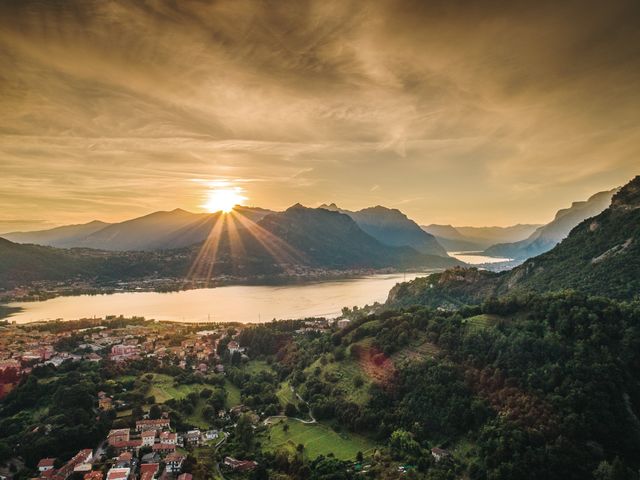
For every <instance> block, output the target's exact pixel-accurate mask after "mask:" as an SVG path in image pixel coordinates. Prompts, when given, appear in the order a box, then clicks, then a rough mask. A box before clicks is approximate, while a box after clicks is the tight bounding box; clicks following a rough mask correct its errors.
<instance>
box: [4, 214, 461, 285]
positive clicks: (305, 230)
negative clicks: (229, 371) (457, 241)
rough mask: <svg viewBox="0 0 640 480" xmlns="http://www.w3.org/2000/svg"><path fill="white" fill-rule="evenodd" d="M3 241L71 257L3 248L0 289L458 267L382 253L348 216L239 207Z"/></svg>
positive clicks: (390, 249) (393, 249)
mask: <svg viewBox="0 0 640 480" xmlns="http://www.w3.org/2000/svg"><path fill="white" fill-rule="evenodd" d="M7 237H9V238H16V237H18V238H20V239H21V240H22V241H31V242H35V241H39V242H43V243H44V242H50V243H52V244H57V245H64V246H69V247H73V248H71V249H60V248H53V247H44V246H36V245H19V244H17V243H13V242H10V241H8V240H3V243H2V248H0V267H2V268H0V285H3V286H6V285H15V284H19V283H20V282H21V281H32V280H58V279H64V278H74V277H78V278H84V279H87V278H90V279H94V280H96V281H102V280H113V279H122V280H127V279H132V278H140V277H142V276H145V275H161V276H170V277H178V278H179V277H184V276H188V275H191V276H193V277H197V278H202V277H206V276H211V275H237V276H243V277H249V276H255V275H276V274H287V273H294V274H300V273H301V272H302V273H304V269H305V268H314V269H338V270H340V269H367V268H387V267H415V268H446V267H451V266H455V265H462V263H461V262H459V261H458V260H455V259H453V258H450V257H447V256H439V255H431V254H425V253H422V252H419V251H418V250H416V249H415V248H413V247H411V246H393V245H388V244H385V243H383V242H381V241H380V240H378V239H377V238H374V237H373V236H372V235H370V234H368V233H367V232H365V231H364V230H363V229H361V228H360V227H359V226H358V224H357V223H356V222H355V221H354V220H353V219H352V218H351V217H350V216H349V215H345V214H342V213H340V212H337V211H330V210H327V209H323V208H317V209H315V208H306V207H303V206H302V205H294V206H293V207H291V208H289V209H287V210H286V211H284V212H269V211H267V210H262V209H253V208H245V207H241V208H238V209H236V210H235V211H234V212H233V213H231V214H228V215H223V214H220V213H218V214H193V213H189V212H185V211H184V210H174V211H171V212H156V213H153V214H151V215H147V216H144V217H140V218H136V219H133V220H129V221H127V222H121V223H117V224H111V225H106V226H104V225H97V224H96V222H92V223H91V224H86V225H79V226H78V225H76V226H69V227H61V228H58V229H53V230H48V231H41V232H31V234H30V235H27V234H12V235H7ZM88 247H92V248H88ZM107 247H108V248H107ZM445 255H446V254H445Z"/></svg>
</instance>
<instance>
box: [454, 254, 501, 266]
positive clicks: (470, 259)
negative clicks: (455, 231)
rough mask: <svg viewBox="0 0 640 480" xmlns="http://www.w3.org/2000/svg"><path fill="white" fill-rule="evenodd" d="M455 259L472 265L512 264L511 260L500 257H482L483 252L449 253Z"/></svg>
mask: <svg viewBox="0 0 640 480" xmlns="http://www.w3.org/2000/svg"><path fill="white" fill-rule="evenodd" d="M447 253H448V254H449V255H451V256H452V257H454V258H457V259H458V260H460V261H462V262H465V263H468V264H470V265H482V264H487V263H502V262H510V261H512V259H511V258H499V257H487V256H486V255H482V252H447Z"/></svg>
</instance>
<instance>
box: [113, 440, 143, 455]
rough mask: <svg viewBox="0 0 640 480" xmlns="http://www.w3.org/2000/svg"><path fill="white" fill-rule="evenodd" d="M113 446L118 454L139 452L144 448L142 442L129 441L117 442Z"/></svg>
mask: <svg viewBox="0 0 640 480" xmlns="http://www.w3.org/2000/svg"><path fill="white" fill-rule="evenodd" d="M111 446H112V447H113V448H115V449H116V450H117V451H118V453H122V452H138V449H139V448H140V447H142V440H127V441H125V442H115V443H112V444H111Z"/></svg>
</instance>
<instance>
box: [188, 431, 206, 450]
mask: <svg viewBox="0 0 640 480" xmlns="http://www.w3.org/2000/svg"><path fill="white" fill-rule="evenodd" d="M201 439H202V433H200V430H189V431H188V432H187V433H186V434H185V436H184V443H185V446H186V445H200V441H201Z"/></svg>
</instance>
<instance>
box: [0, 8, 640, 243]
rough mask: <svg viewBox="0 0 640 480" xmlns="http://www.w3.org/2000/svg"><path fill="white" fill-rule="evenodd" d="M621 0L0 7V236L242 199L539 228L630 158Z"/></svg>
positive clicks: (634, 73)
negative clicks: (212, 199)
mask: <svg viewBox="0 0 640 480" xmlns="http://www.w3.org/2000/svg"><path fill="white" fill-rule="evenodd" d="M639 86H640V2H638V1H637V0H628V1H615V0H612V1H607V2H602V1H589V0H580V1H574V2H572V1H563V2H557V1H536V2H532V1H518V0H516V1H511V2H501V1H495V2H494V1H459V0H446V1H445V0H442V1H439V0H430V1H416V2H409V1H384V0H382V1H350V0H339V1H330V0H317V1H313V0H311V1H306V0H296V1H265V0H263V1H245V0H233V1H212V2H209V1H203V0H198V1H196V0H180V1H177V0H173V1H161V0H155V1H151V0H149V1H130V0H120V1H118V0H114V1H102V0H99V1H98V0H96V1H91V0H82V1H80V0H64V1H63V0H48V1H44V0H40V1H35V0H4V1H3V2H1V3H0V205H2V210H1V211H0V232H3V231H4V232H7V231H14V230H30V229H39V228H47V227H50V226H54V225H60V224H69V223H83V222H86V221H90V220H93V219H100V220H103V221H120V220H124V219H128V218H131V217H134V216H138V215H143V214H147V213H150V212H153V211H156V210H171V209H174V208H184V209H186V210H190V211H203V209H206V207H205V206H204V205H207V204H208V203H207V198H209V196H210V195H211V191H212V190H216V189H219V188H230V189H233V191H234V192H238V195H239V196H241V197H243V198H244V203H245V204H247V205H253V206H261V207H265V208H272V209H284V208H286V207H288V206H290V205H292V204H294V203H297V202H300V203H302V204H304V205H307V206H318V205H320V204H322V203H325V202H326V203H329V202H336V203H337V204H338V205H339V206H341V207H342V208H347V209H359V208H363V207H367V206H372V205H378V204H380V205H385V206H388V207H392V208H399V209H401V210H402V211H403V212H405V213H406V214H407V215H409V217H411V218H413V219H414V220H416V221H417V222H419V223H421V224H429V223H445V224H453V225H478V226H479V225H510V224H515V223H544V222H547V221H549V220H551V219H552V218H553V215H554V213H555V212H556V211H557V210H558V209H560V208H563V207H567V206H568V205H570V204H571V202H573V201H576V200H585V199H586V198H587V197H589V196H590V195H591V194H593V193H595V192H598V191H602V190H609V189H611V188H614V187H616V186H620V185H623V184H624V183H626V182H627V181H628V180H629V179H630V178H632V177H633V176H634V175H636V174H638V173H640V155H639V154H640V88H639Z"/></svg>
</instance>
